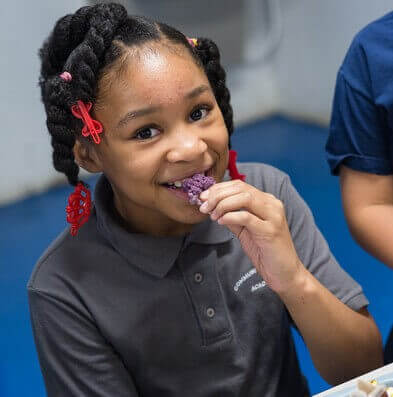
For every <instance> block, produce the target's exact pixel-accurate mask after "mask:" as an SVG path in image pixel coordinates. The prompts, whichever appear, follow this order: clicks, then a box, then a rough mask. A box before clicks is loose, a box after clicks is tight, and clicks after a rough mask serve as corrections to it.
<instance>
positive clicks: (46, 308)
mask: <svg viewBox="0 0 393 397" xmlns="http://www.w3.org/2000/svg"><path fill="white" fill-rule="evenodd" d="M28 293H29V305H30V314H31V320H32V327H33V333H34V339H35V344H36V348H37V352H38V357H39V361H40V365H41V370H42V374H43V377H44V381H45V386H46V391H47V395H48V397H52V396H53V397H55V396H56V397H62V396H64V397H74V396H75V397H82V396H86V397H104V396H105V397H106V396H108V397H109V396H116V397H137V396H138V393H137V391H136V388H135V386H134V383H133V380H132V379H131V376H130V374H129V372H128V371H127V369H126V368H125V366H124V364H123V362H122V361H121V359H120V357H119V356H118V355H117V354H116V352H115V351H114V350H113V348H112V346H110V345H109V344H108V342H106V341H105V339H104V338H103V337H102V335H101V334H100V332H99V331H98V329H97V327H96V326H95V325H94V324H93V323H92V322H91V321H90V320H89V319H87V318H86V317H85V316H84V315H82V313H80V312H79V311H78V310H77V309H75V308H74V307H72V306H71V305H69V304H68V303H67V302H63V301H62V300H60V299H58V298H57V297H54V296H51V295H49V294H46V293H43V292H41V291H38V290H35V289H32V288H29V289H28Z"/></svg>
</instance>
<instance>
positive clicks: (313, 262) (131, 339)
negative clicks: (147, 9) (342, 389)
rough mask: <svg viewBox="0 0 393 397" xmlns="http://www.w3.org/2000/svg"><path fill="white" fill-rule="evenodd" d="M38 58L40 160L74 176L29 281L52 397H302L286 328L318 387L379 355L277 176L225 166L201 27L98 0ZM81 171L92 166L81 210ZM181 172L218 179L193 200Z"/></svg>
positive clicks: (213, 74) (220, 117) (226, 114)
mask: <svg viewBox="0 0 393 397" xmlns="http://www.w3.org/2000/svg"><path fill="white" fill-rule="evenodd" d="M40 55H41V59H42V70H41V78H40V85H41V90H42V98H43V102H44V105H45V108H46V113H47V125H48V129H49V132H50V134H51V137H52V146H53V150H54V152H53V161H54V166H55V168H56V169H57V170H59V171H61V172H64V173H65V175H66V176H67V178H68V180H69V182H70V183H71V184H72V185H74V186H76V190H75V192H74V194H73V195H72V196H71V197H70V200H69V205H68V207H67V212H68V221H69V222H70V223H71V229H70V230H66V231H65V232H64V233H62V234H61V235H60V236H59V237H58V239H57V240H56V241H55V242H54V243H53V244H52V245H51V246H50V247H49V248H48V250H47V251H46V253H45V254H44V255H43V256H42V257H41V258H40V259H39V261H38V263H37V265H36V267H35V269H34V271H33V274H32V276H31V279H30V281H29V284H28V292H29V302H30V310H31V316H32V324H33V329H34V335H35V341H36V345H37V350H38V355H39V359H40V363H41V369H42V373H43V376H44V379H45V383H46V388H47V391H48V395H49V396H67V397H68V396H144V397H146V396H154V397H157V396H196V397H197V396H204V397H206V396H286V395H291V396H305V395H308V391H307V387H306V385H305V383H304V381H303V378H302V376H301V373H300V370H299V366H298V362H297V358H296V353H295V349H294V344H293V341H292V338H291V333H290V324H291V323H293V324H294V325H295V326H296V327H297V328H298V330H299V331H300V333H301V334H302V336H303V338H304V340H305V342H306V344H307V346H308V348H309V349H310V352H311V355H312V358H313V360H314V363H315V365H316V367H317V368H318V370H319V371H320V373H321V375H322V376H323V377H324V378H325V379H326V380H327V381H328V382H330V383H338V382H341V381H343V380H346V379H348V378H351V377H353V376H355V375H359V374H361V373H364V372H366V371H368V370H371V369H372V368H375V367H378V366H379V365H380V364H381V341H380V336H379V333H378V330H377V328H376V326H375V324H374V322H373V320H372V318H371V316H370V315H369V314H368V312H367V309H366V306H367V304H368V302H367V300H366V298H365V297H364V295H363V293H362V290H361V287H360V286H359V285H358V284H356V283H355V282H354V281H353V280H352V279H351V278H350V277H349V276H348V275H347V274H346V273H345V272H344V271H343V270H342V269H341V268H340V267H339V265H338V264H337V263H336V261H335V259H334V258H333V256H332V254H331V253H330V251H329V249H328V246H327V244H326V242H325V240H324V239H323V237H322V236H321V234H320V233H319V231H318V229H317V228H316V226H315V224H314V221H313V218H312V215H311V213H310V211H309V209H308V208H307V206H306V205H305V203H304V202H303V200H302V199H301V198H300V197H299V195H298V194H297V192H296V191H295V189H294V188H293V187H292V185H291V183H290V180H289V178H288V176H286V175H285V174H283V173H282V172H280V171H279V170H277V169H274V168H272V167H270V166H267V165H262V164H243V165H241V166H240V172H241V174H239V173H238V172H237V170H236V165H235V164H234V161H233V154H232V155H231V156H230V154H229V138H230V135H231V133H232V130H233V122H232V109H231V106H230V103H229V92H228V89H227V87H226V85H225V73H224V71H223V69H222V67H221V65H220V58H219V52H218V49H217V47H216V45H215V44H214V43H213V42H212V41H211V40H208V39H199V38H198V39H193V40H191V39H187V38H186V37H185V36H184V35H183V34H181V33H180V32H178V31H177V30H175V29H173V28H171V27H169V26H167V25H165V24H162V23H157V22H153V21H150V20H147V19H145V18H140V17H130V16H127V13H126V11H125V9H124V8H123V7H122V6H120V5H117V4H100V5H97V6H93V7H84V8H81V9H80V10H78V11H77V12H76V13H75V14H73V15H67V16H65V17H64V18H62V19H60V20H59V21H58V22H57V24H56V26H55V28H54V30H53V32H52V34H51V35H50V36H49V38H48V40H47V41H46V42H45V44H44V46H43V48H42V49H41V52H40ZM230 157H231V159H232V161H229V158H230ZM79 167H83V168H85V169H86V170H88V171H90V172H101V173H102V176H101V177H100V180H99V182H98V183H97V186H96V191H95V202H94V207H92V208H90V201H89V197H90V192H89V191H88V189H87V187H86V186H85V185H84V184H83V183H82V182H81V181H80V180H79V178H78V171H79ZM227 167H229V173H227V172H226V169H227ZM195 174H205V175H206V176H210V177H213V178H214V180H215V181H216V182H217V183H216V184H214V185H213V186H212V187H210V188H209V189H208V190H206V191H204V192H203V193H202V194H201V195H200V197H199V198H200V200H201V201H202V202H203V204H202V205H201V206H198V205H192V204H190V203H189V202H188V200H187V197H186V195H185V193H183V192H182V189H181V184H182V181H184V179H185V178H187V177H191V176H193V175H195ZM243 175H245V176H246V177H245V181H242V180H241V179H244V177H243ZM231 176H232V177H233V178H234V179H231ZM236 178H237V179H236ZM239 178H240V179H239ZM177 186H178V187H177ZM70 231H71V233H70Z"/></svg>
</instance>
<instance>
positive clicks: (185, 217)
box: [174, 205, 209, 225]
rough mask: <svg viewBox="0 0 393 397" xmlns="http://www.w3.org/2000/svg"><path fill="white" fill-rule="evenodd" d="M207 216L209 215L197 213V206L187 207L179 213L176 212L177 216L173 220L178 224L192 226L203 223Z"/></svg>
mask: <svg viewBox="0 0 393 397" xmlns="http://www.w3.org/2000/svg"><path fill="white" fill-rule="evenodd" d="M208 216H209V215H207V214H203V213H202V212H200V211H199V206H197V205H189V206H187V207H186V208H182V209H181V212H180V211H177V214H176V216H175V217H174V218H175V219H176V220H177V221H178V222H181V223H184V224H189V225H194V224H197V223H200V222H203V221H204V220H205V219H207V217H208Z"/></svg>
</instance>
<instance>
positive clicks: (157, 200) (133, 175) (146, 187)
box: [92, 43, 228, 235]
mask: <svg viewBox="0 0 393 397" xmlns="http://www.w3.org/2000/svg"><path fill="white" fill-rule="evenodd" d="M129 51H131V52H130V54H129V55H130V56H129V57H128V60H127V61H126V63H125V64H123V66H122V69H121V71H120V72H119V70H117V71H116V73H114V72H113V73H112V72H111V71H109V72H108V73H107V74H106V75H105V77H104V78H103V79H101V82H100V84H99V92H98V97H99V102H98V103H97V106H96V109H95V117H96V118H97V120H99V121H100V122H101V123H102V124H103V127H104V132H103V134H102V135H101V137H102V140H101V143H100V144H99V145H94V149H93V150H94V155H93V156H92V157H93V158H95V160H94V162H95V167H96V168H95V170H96V171H102V172H104V174H105V175H106V176H107V178H108V179H109V181H110V183H111V185H112V188H113V191H114V203H115V206H116V209H117V211H118V212H119V213H120V215H121V216H122V217H123V218H124V219H125V220H126V221H127V222H128V223H129V224H130V226H131V228H132V229H133V230H136V231H138V232H145V233H149V234H153V235H176V234H182V233H184V232H187V231H188V230H190V228H191V226H192V224H195V223H198V222H201V221H202V220H203V219H205V217H206V215H204V214H201V213H200V212H199V209H198V207H197V206H195V205H190V204H189V203H188V200H187V197H186V195H185V194H179V193H178V191H175V190H173V189H172V190H171V189H169V188H168V185H167V183H168V182H174V181H181V180H183V179H184V178H186V177H189V176H192V175H193V174H195V173H204V172H205V173H207V175H210V176H213V177H214V179H215V180H216V182H219V181H221V180H222V177H223V175H224V172H225V170H226V167H227V163H228V132H227V128H226V126H225V123H224V119H223V116H222V113H221V111H220V109H219V107H218V105H217V102H216V100H215V97H214V94H213V91H212V89H211V87H210V84H209V81H208V79H207V77H206V75H205V73H204V71H203V70H202V69H201V68H200V67H199V66H198V65H196V64H195V62H194V61H193V59H192V57H191V55H190V54H188V52H187V50H186V49H182V48H180V47H176V48H173V47H172V48H170V47H169V46H164V45H162V44H159V43H154V44H151V45H150V46H149V47H146V46H145V47H143V48H141V49H131V50H129Z"/></svg>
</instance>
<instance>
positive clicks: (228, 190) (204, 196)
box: [199, 181, 248, 214]
mask: <svg viewBox="0 0 393 397" xmlns="http://www.w3.org/2000/svg"><path fill="white" fill-rule="evenodd" d="M246 186H248V185H246V184H245V183H244V182H241V181H229V182H221V183H217V184H215V185H213V186H211V187H210V188H209V189H208V190H205V191H204V192H202V193H201V194H200V196H199V198H200V199H201V200H202V201H204V203H203V204H202V205H201V207H200V210H201V212H203V213H205V214H208V213H210V212H211V211H213V210H214V208H215V207H216V205H217V203H218V202H219V201H221V200H223V199H224V198H225V197H228V196H232V195H234V194H237V193H240V192H242V191H244V189H245V187H246Z"/></svg>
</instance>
